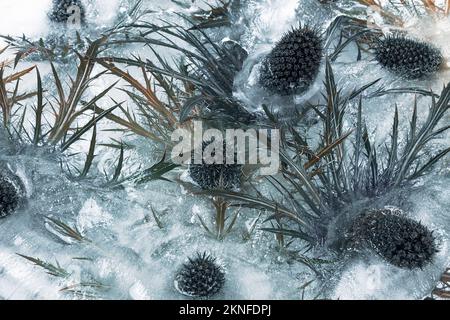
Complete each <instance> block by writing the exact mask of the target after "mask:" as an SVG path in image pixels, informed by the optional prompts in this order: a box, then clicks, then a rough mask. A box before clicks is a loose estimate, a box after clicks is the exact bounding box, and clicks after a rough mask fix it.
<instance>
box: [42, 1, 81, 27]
mask: <svg viewBox="0 0 450 320" xmlns="http://www.w3.org/2000/svg"><path fill="white" fill-rule="evenodd" d="M71 7H73V8H72V9H74V10H72V11H70V10H69V9H71ZM76 14H79V15H80V16H79V19H80V22H83V21H84V15H85V9H84V6H83V4H82V3H81V1H80V0H53V8H52V10H51V12H50V13H49V18H50V20H51V21H54V22H67V21H68V20H69V18H70V17H72V16H73V15H76Z"/></svg>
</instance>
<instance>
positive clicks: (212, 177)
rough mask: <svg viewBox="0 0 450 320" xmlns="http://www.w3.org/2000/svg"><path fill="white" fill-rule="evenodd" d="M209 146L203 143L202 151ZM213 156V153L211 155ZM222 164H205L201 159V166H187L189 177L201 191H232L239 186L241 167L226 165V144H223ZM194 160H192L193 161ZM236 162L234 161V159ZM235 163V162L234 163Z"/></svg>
mask: <svg viewBox="0 0 450 320" xmlns="http://www.w3.org/2000/svg"><path fill="white" fill-rule="evenodd" d="M209 144H210V142H204V143H203V145H202V151H205V148H206V147H207V146H208V145H209ZM212 156H214V153H213V154H212ZM222 156H223V159H222V163H221V164H219V163H213V164H208V163H206V161H205V159H203V157H202V163H201V164H195V163H192V164H190V165H189V175H190V177H191V178H192V180H194V182H195V183H197V184H198V185H199V186H200V187H201V188H202V189H203V190H214V189H222V190H233V189H239V188H240V186H241V176H242V165H239V164H226V163H225V162H226V144H225V143H224V144H223V152H222ZM193 160H194V159H193ZM235 160H236V159H235ZM235 162H236V161H235Z"/></svg>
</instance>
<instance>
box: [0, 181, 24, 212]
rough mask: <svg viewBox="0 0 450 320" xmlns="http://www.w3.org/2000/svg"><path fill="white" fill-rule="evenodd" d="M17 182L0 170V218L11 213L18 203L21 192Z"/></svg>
mask: <svg viewBox="0 0 450 320" xmlns="http://www.w3.org/2000/svg"><path fill="white" fill-rule="evenodd" d="M21 192H22V191H21V190H20V187H19V186H18V185H17V182H16V181H14V179H12V178H11V177H10V176H9V175H8V174H5V173H3V172H0V218H4V217H7V216H9V215H10V214H12V213H13V212H14V211H15V210H16V209H17V208H18V207H19V205H20V202H21V199H22V194H21Z"/></svg>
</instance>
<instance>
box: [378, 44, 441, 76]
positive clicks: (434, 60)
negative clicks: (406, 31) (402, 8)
mask: <svg viewBox="0 0 450 320" xmlns="http://www.w3.org/2000/svg"><path fill="white" fill-rule="evenodd" d="M375 57H376V60H377V61H378V62H379V63H380V65H381V66H383V67H384V68H387V69H389V70H390V71H392V72H394V73H396V74H398V75H400V76H402V77H405V78H408V79H418V78H422V77H425V76H428V75H431V74H433V73H435V72H437V71H438V70H439V68H440V67H441V65H442V63H443V62H444V58H443V56H442V53H441V51H440V50H439V49H438V48H436V47H434V46H433V45H431V44H428V43H426V42H421V41H419V40H416V39H411V38H408V37H406V36H403V35H395V36H388V37H384V38H382V39H379V40H378V41H377V44H376V46H375Z"/></svg>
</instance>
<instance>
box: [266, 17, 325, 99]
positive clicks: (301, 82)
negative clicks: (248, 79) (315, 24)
mask: <svg viewBox="0 0 450 320" xmlns="http://www.w3.org/2000/svg"><path fill="white" fill-rule="evenodd" d="M322 53H323V48H322V39H321V37H320V35H319V34H318V32H317V31H316V30H314V29H312V28H309V27H306V26H304V27H299V28H297V29H294V30H292V31H289V32H288V33H286V34H285V35H284V36H283V37H282V38H281V40H280V41H279V42H278V43H277V44H276V45H275V47H274V48H273V49H272V51H271V52H270V53H269V55H268V56H267V57H266V58H265V60H264V61H263V63H262V67H261V74H260V78H259V82H260V84H261V85H262V86H263V87H264V88H265V89H267V90H268V91H270V92H272V93H275V94H279V95H290V94H301V93H303V92H305V91H306V90H307V89H308V88H309V87H310V86H311V84H312V83H313V82H314V80H315V79H316V77H317V74H318V72H319V68H320V62H321V60H322Z"/></svg>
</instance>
